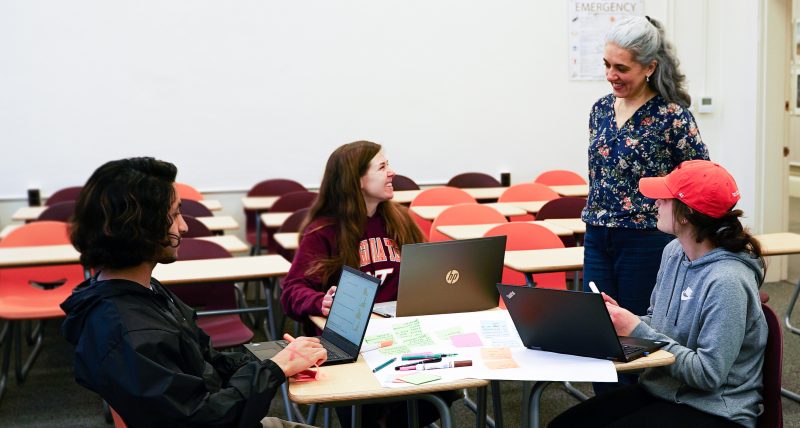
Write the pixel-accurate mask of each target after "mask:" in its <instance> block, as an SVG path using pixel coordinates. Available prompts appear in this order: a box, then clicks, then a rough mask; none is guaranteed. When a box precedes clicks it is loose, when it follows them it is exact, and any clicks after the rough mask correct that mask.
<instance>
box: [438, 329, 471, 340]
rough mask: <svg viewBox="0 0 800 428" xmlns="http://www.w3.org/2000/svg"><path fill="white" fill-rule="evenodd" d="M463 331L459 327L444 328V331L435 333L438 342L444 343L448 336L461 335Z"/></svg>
mask: <svg viewBox="0 0 800 428" xmlns="http://www.w3.org/2000/svg"><path fill="white" fill-rule="evenodd" d="M463 331H464V330H463V329H462V328H461V326H456V327H450V328H446V329H444V330H440V331H437V332H436V337H438V338H439V340H445V341H446V340H448V339H450V336H455V335H457V334H461V333H462V332H463Z"/></svg>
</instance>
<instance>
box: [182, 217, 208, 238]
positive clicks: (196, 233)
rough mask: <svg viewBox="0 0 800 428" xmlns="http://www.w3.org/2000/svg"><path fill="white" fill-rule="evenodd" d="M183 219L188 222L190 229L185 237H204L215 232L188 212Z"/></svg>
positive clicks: (187, 225)
mask: <svg viewBox="0 0 800 428" xmlns="http://www.w3.org/2000/svg"><path fill="white" fill-rule="evenodd" d="M183 221H185V222H186V227H188V228H189V230H188V231H187V232H186V233H185V234H184V235H183V237H184V238H202V237H204V236H213V235H214V233H213V232H211V230H209V229H208V226H206V225H205V224H204V223H202V222H201V221H200V220H198V219H196V218H194V216H190V215H188V214H185V215H183Z"/></svg>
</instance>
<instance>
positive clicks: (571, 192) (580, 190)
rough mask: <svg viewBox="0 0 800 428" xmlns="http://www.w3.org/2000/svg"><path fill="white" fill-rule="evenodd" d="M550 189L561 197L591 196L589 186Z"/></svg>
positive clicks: (574, 185)
mask: <svg viewBox="0 0 800 428" xmlns="http://www.w3.org/2000/svg"><path fill="white" fill-rule="evenodd" d="M549 187H550V188H551V189H553V190H554V191H555V192H556V193H558V194H559V195H561V196H580V197H584V198H585V197H587V196H589V185H588V184H573V185H568V186H549Z"/></svg>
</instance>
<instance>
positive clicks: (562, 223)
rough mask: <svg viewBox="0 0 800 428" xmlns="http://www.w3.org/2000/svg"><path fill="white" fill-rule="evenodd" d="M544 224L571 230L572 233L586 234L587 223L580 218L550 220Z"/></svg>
mask: <svg viewBox="0 0 800 428" xmlns="http://www.w3.org/2000/svg"><path fill="white" fill-rule="evenodd" d="M544 222H545V223H548V224H552V225H554V226H558V227H563V228H565V229H569V230H571V231H572V233H586V223H584V222H583V220H581V219H579V218H549V219H547V220H544Z"/></svg>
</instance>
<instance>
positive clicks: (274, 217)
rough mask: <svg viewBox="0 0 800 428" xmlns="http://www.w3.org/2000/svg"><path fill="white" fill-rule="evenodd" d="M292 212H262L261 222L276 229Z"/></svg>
mask: <svg viewBox="0 0 800 428" xmlns="http://www.w3.org/2000/svg"><path fill="white" fill-rule="evenodd" d="M292 214H294V213H264V214H261V222H262V223H264V226H266V227H269V228H274V229H277V228H279V227H281V225H283V222H285V221H286V219H287V218H289V216H291V215H292Z"/></svg>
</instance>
